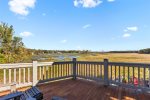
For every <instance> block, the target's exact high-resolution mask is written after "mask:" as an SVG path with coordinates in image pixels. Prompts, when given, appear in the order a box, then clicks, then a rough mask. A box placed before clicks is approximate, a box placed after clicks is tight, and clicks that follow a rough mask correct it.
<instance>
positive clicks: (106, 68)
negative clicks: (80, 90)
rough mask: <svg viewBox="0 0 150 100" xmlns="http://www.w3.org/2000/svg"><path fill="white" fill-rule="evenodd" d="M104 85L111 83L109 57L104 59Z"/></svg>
mask: <svg viewBox="0 0 150 100" xmlns="http://www.w3.org/2000/svg"><path fill="white" fill-rule="evenodd" d="M104 85H105V86H108V85H109V80H108V59H104Z"/></svg>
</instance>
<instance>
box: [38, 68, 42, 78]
mask: <svg viewBox="0 0 150 100" xmlns="http://www.w3.org/2000/svg"><path fill="white" fill-rule="evenodd" d="M41 70H42V68H41V66H40V67H39V74H40V75H39V76H40V80H42V73H41Z"/></svg>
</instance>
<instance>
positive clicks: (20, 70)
mask: <svg viewBox="0 0 150 100" xmlns="http://www.w3.org/2000/svg"><path fill="white" fill-rule="evenodd" d="M20 83H21V68H19V84H20Z"/></svg>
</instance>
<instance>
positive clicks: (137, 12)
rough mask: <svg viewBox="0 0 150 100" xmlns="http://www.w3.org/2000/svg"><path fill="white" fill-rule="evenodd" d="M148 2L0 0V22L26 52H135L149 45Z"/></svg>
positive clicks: (149, 2)
mask: <svg viewBox="0 0 150 100" xmlns="http://www.w3.org/2000/svg"><path fill="white" fill-rule="evenodd" d="M149 5H150V0H0V21H1V22H6V23H8V24H9V25H13V26H14V30H15V34H14V35H16V36H20V37H22V38H23V42H24V43H25V46H26V47H27V48H33V49H34V48H35V49H52V50H56V49H57V50H86V49H88V50H94V51H102V50H104V51H110V50H139V49H142V48H148V47H149V43H150V10H149V9H150V6H149Z"/></svg>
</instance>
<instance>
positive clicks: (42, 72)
mask: <svg viewBox="0 0 150 100" xmlns="http://www.w3.org/2000/svg"><path fill="white" fill-rule="evenodd" d="M42 76H43V78H42V79H43V80H44V78H45V75H44V66H42Z"/></svg>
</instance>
